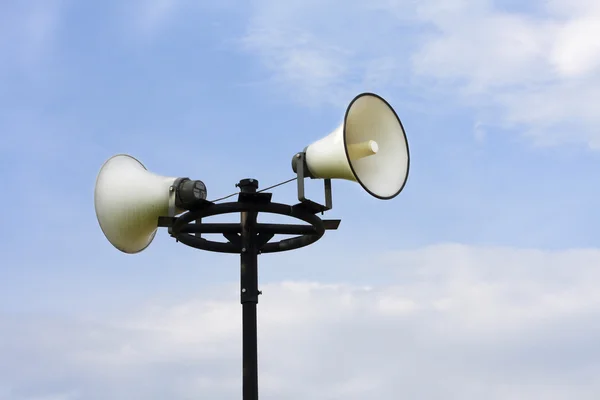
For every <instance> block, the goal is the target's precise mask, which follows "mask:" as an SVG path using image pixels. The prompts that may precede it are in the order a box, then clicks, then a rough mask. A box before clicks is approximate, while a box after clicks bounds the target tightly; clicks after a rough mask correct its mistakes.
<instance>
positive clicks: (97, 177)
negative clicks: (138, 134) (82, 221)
mask: <svg viewBox="0 0 600 400" xmlns="http://www.w3.org/2000/svg"><path fill="white" fill-rule="evenodd" d="M117 157H128V158H131V159H132V160H134V161H136V162H137V163H138V164H140V166H141V167H142V168H144V170H146V171H148V168H146V166H145V165H144V164H143V163H142V162H141V161H140V160H138V159H137V158H135V157H133V156H131V155H129V154H126V153H119V154H115V155H114V156H112V157H110V158H109V159H107V160H106V161H104V164H102V166H101V167H100V171H98V175H97V176H96V184H95V185H94V211H95V212H96V220H97V221H98V225H100V230H101V231H102V234H103V235H104V237H105V238H106V240H108V242H109V243H110V244H111V245H113V247H114V248H116V249H117V250H119V251H121V252H123V253H125V254H137V253H140V252H142V251H144V250H146V249H147V248H148V246H150V244H151V243H152V241H153V240H154V237H155V236H156V230H155V231H154V232H153V233H152V236H151V237H150V240H148V243H147V244H146V245H145V246H144V247H143V248H141V249H139V250H135V251H129V250H125V249H124V248H123V247H121V246H118V245H116V244H115V243H113V241H112V240H110V238H109V237H108V235H107V234H106V231H105V230H104V227H103V226H102V222H101V221H100V218H99V217H98V180H99V179H100V175H102V171H104V168H105V167H106V165H107V164H108V163H109V162H110V161H111V160H112V159H114V158H117Z"/></svg>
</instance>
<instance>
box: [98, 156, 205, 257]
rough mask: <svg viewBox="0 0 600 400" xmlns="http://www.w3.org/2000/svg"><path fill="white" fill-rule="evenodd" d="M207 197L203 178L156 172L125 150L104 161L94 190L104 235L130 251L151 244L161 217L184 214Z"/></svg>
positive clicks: (118, 246)
mask: <svg viewBox="0 0 600 400" xmlns="http://www.w3.org/2000/svg"><path fill="white" fill-rule="evenodd" d="M204 199H206V186H205V185H204V183H203V182H202V181H198V180H195V181H194V180H190V179H188V178H170V177H166V176H160V175H156V174H153V173H151V172H149V171H147V170H146V167H144V165H143V164H142V163H141V162H139V161H138V160H137V159H135V158H133V157H131V156H129V155H126V154H119V155H116V156H114V157H111V158H109V159H108V161H106V162H105V163H104V165H103V166H102V168H101V169H100V173H99V174H98V178H97V180H96V188H95V190H94V205H95V208H96V217H97V218H98V223H99V224H100V228H101V229H102V232H103V233H104V236H106V238H107V239H108V241H109V242H110V243H111V244H112V245H113V246H114V247H116V248H117V249H119V250H121V251H122V252H124V253H129V254H133V253H138V252H140V251H142V250H144V249H145V248H146V247H148V245H149V244H150V243H151V242H152V240H153V239H154V236H155V235H156V230H157V228H158V218H159V217H165V216H171V217H172V216H175V215H177V214H181V213H182V212H184V211H185V210H189V209H192V208H193V207H194V204H195V203H198V202H200V201H203V200H204ZM169 214H171V215H169Z"/></svg>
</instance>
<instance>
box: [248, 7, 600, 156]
mask: <svg viewBox="0 0 600 400" xmlns="http://www.w3.org/2000/svg"><path fill="white" fill-rule="evenodd" d="M501 5H502V3H501V2H493V1H488V0H470V1H467V0H425V1H418V2H417V1H412V2H396V1H378V2H374V3H364V2H345V1H344V2H342V1H338V0H329V1H326V2H320V3H318V4H317V3H315V2H286V3H285V4H284V3H277V4H275V3H274V2H273V1H272V0H261V1H258V2H256V3H255V9H254V14H253V16H252V18H251V19H250V23H249V28H248V35H247V37H246V39H245V45H246V48H247V49H248V50H250V51H252V52H255V53H256V54H257V55H258V56H259V57H260V59H261V60H262V61H263V62H264V64H265V66H266V67H268V68H269V69H270V71H271V72H272V74H273V77H274V79H275V82H277V83H278V84H280V85H281V86H280V88H281V89H282V90H284V91H286V92H287V93H290V94H291V97H292V98H294V99H296V100H298V99H299V100H302V101H304V102H305V103H310V104H315V103H317V104H322V102H334V103H336V106H340V105H341V104H343V103H344V102H347V101H348V98H349V97H350V96H351V95H352V94H355V93H356V92H357V91H359V90H380V91H383V92H384V94H388V93H389V94H390V95H392V94H391V92H392V90H393V92H394V93H395V94H397V93H402V94H408V95H419V96H420V95H425V96H429V97H430V98H431V97H439V96H442V98H444V99H445V100H447V101H449V102H460V103H462V104H465V105H468V106H470V107H473V108H474V109H475V110H485V111H488V112H487V113H486V114H489V115H493V117H490V118H489V120H487V121H483V122H484V123H486V124H487V125H490V126H491V125H496V126H498V125H500V126H505V127H516V128H517V129H518V130H520V131H524V132H525V134H527V135H529V136H530V137H531V138H532V139H533V140H534V141H535V142H536V143H538V144H558V143H564V142H578V143H582V142H583V143H587V144H588V145H590V146H591V147H592V148H600V133H599V130H598V129H597V128H598V126H599V125H600V114H598V113H597V111H596V107H595V100H594V99H597V98H598V96H599V95H600V78H599V72H600V45H599V44H598V41H597V40H596V39H595V38H596V37H597V36H598V33H599V32H598V29H599V28H598V26H600V24H599V23H598V22H599V21H600V7H598V5H597V4H596V2H594V1H591V0H580V1H574V2H572V1H570V0H552V1H550V2H542V1H537V2H534V3H531V4H528V6H534V7H537V9H538V11H537V12H536V13H526V12H523V11H515V10H509V11H507V10H504V9H502V7H501ZM340 103H341V104H340Z"/></svg>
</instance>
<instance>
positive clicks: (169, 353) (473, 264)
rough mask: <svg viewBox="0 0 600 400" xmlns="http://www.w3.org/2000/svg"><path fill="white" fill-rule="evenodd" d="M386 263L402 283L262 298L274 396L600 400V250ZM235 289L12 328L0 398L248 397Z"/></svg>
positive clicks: (287, 287) (265, 385) (483, 251)
mask: <svg viewBox="0 0 600 400" xmlns="http://www.w3.org/2000/svg"><path fill="white" fill-rule="evenodd" d="M381 265H382V267H381V268H388V269H393V270H394V271H396V275H397V279H396V280H394V281H390V282H389V283H388V284H387V285H384V286H378V287H357V286H352V285H347V284H339V285H323V284H319V283H309V282H282V283H279V284H271V285H266V286H263V287H262V288H261V289H262V290H263V291H264V295H263V296H262V297H261V302H260V304H259V331H260V334H259V336H260V387H261V393H262V395H261V397H262V398H267V399H268V398H287V399H300V398H313V399H334V398H339V397H341V396H343V397H345V398H348V399H359V398H364V397H365V396H371V397H376V398H395V397H396V396H397V395H398V393H402V396H404V397H407V398H420V399H448V398H450V399H454V398H456V399H480V398H486V399H492V400H494V399H516V398H518V399H538V398H544V399H574V398H576V399H578V400H585V399H595V398H597V394H598V393H599V391H600V384H598V382H597V379H596V378H597V376H598V374H599V373H600V366H599V365H598V363H597V360H598V357H599V356H600V354H599V353H600V348H599V347H598V345H597V343H596V342H597V335H598V333H599V332H600V324H599V323H598V322H597V321H598V320H599V319H598V317H600V294H598V291H597V285H596V282H597V281H598V280H599V278H600V271H599V270H598V268H597V266H598V265H600V250H583V249H582V250H565V251H556V252H543V251H538V250H517V249H510V248H474V247H468V246H461V245H450V244H449V245H439V246H431V247H427V248H423V249H418V250H413V251H402V252H396V253H393V254H389V255H387V256H386V257H385V259H384V260H383V262H382V263H381ZM378 268H379V267H378ZM375 272H376V271H374V273H375ZM234 286H237V285H233V286H232V287H227V288H222V291H221V292H220V294H218V295H215V294H214V293H216V292H212V293H210V294H205V295H203V296H201V299H194V300H190V301H187V302H184V303H181V304H171V305H164V304H163V305H160V306H155V307H151V308H146V309H143V310H138V311H135V312H133V313H130V314H128V315H124V316H121V317H116V316H115V317H113V318H112V319H111V320H106V319H102V320H100V319H98V318H97V319H96V321H95V322H92V321H91V317H90V318H88V320H87V322H85V321H79V322H75V321H59V320H51V319H49V318H46V319H45V320H32V319H26V318H23V317H21V318H20V319H15V318H9V317H8V316H5V317H4V318H3V319H1V320H0V321H1V322H0V325H1V326H0V328H1V329H2V332H3V335H2V340H0V354H2V357H0V387H8V388H9V389H10V390H8V391H5V392H0V398H1V399H3V400H24V399H30V398H35V396H38V397H39V398H43V397H42V396H44V395H50V394H53V393H69V394H70V395H71V397H65V398H69V399H73V400H75V399H91V400H94V399H106V398H111V399H115V400H119V399H130V398H134V397H135V398H145V399H163V398H173V399H175V398H177V399H192V398H198V397H203V398H204V397H205V398H212V399H225V398H231V397H232V396H239V393H240V359H239V357H240V305H239V303H238V297H237V295H236V292H235V287H234ZM6 393H8V395H7V394H6ZM2 396H4V397H2ZM132 396H133V397H132ZM58 398H61V397H58Z"/></svg>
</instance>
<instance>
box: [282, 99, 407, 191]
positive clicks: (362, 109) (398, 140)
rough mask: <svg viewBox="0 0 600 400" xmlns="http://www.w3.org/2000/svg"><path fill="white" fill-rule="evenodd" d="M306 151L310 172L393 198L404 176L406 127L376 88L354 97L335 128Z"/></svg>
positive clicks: (314, 176) (306, 167)
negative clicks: (346, 181)
mask: <svg viewBox="0 0 600 400" xmlns="http://www.w3.org/2000/svg"><path fill="white" fill-rule="evenodd" d="M304 154H305V157H304V160H305V165H304V166H305V168H304V170H308V172H309V174H308V176H309V177H311V178H316V179H346V180H349V181H354V182H358V183H359V184H360V185H361V186H362V187H363V188H364V189H365V190H366V191H367V192H368V193H369V194H371V195H372V196H374V197H376V198H378V199H382V200H388V199H392V198H394V197H396V196H397V195H398V194H399V193H400V192H401V191H402V189H403V188H404V186H405V184H406V181H407V179H408V170H409V165H410V155H409V151H408V140H407V138H406V133H405V131H404V127H403V126H402V122H401V121H400V118H398V115H397V114H396V112H395V111H394V109H393V108H392V106H390V104H389V103H388V102H387V101H386V100H384V99H383V98H382V97H381V96H379V95H376V94H374V93H361V94H359V95H358V96H356V97H355V98H354V99H353V100H352V101H351V102H350V105H348V108H347V109H346V114H345V116H344V121H343V122H342V123H341V124H340V125H339V126H338V127H337V129H335V130H334V131H333V132H331V133H330V134H329V135H327V136H325V137H324V138H322V139H320V140H318V141H316V142H314V143H312V144H311V145H309V146H307V147H306V148H305V149H304ZM296 160H297V158H296V157H294V158H293V161H292V168H293V169H294V172H296V170H297V166H296Z"/></svg>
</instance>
